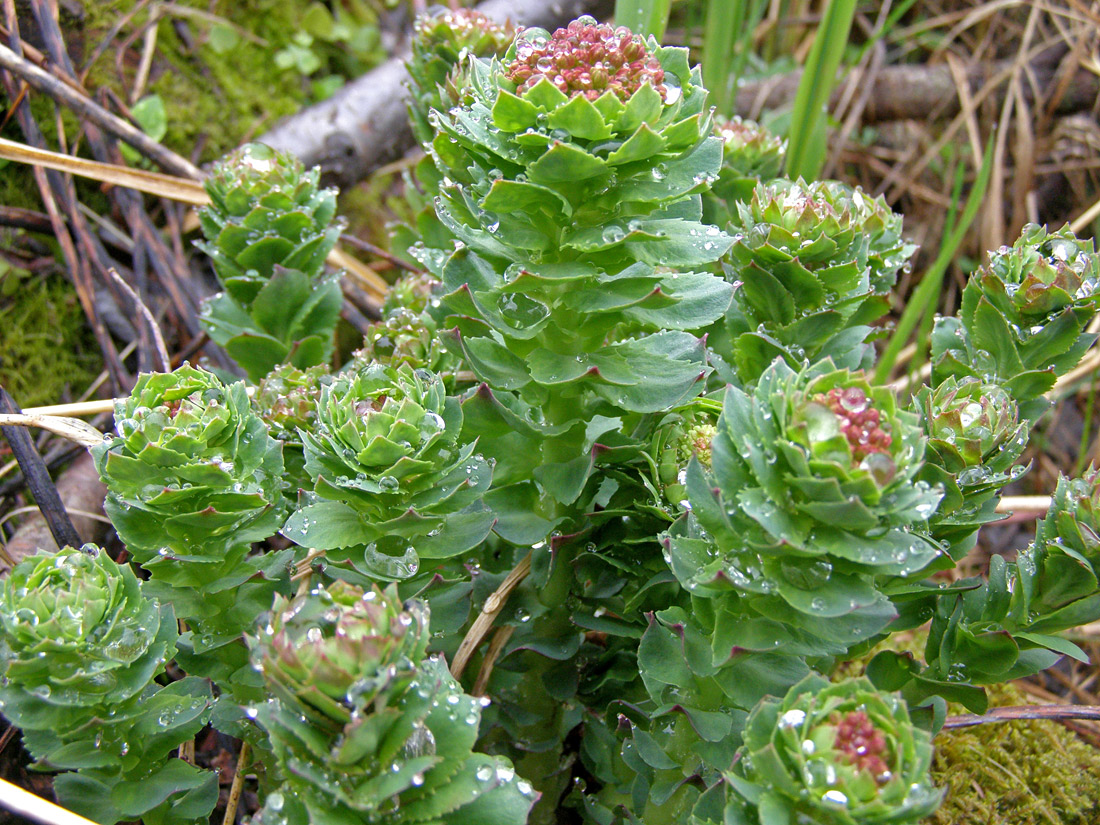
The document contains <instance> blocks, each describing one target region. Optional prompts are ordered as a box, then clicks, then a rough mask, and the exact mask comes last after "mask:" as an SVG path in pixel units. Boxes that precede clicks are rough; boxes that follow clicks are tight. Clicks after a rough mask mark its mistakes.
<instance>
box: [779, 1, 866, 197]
mask: <svg viewBox="0 0 1100 825" xmlns="http://www.w3.org/2000/svg"><path fill="white" fill-rule="evenodd" d="M855 12H856V0H829V2H828V5H827V6H826V7H825V14H824V16H823V17H822V19H821V25H820V26H819V27H818V29H817V34H816V35H815V36H814V44H813V46H812V47H811V49H810V56H809V57H808V58H807V60H806V66H805V69H804V71H803V72H802V80H801V81H800V82H799V84H798V93H797V95H796V96H795V100H794V110H793V111H792V112H791V129H790V132H789V133H788V135H787V137H788V141H789V144H788V145H789V147H790V148H789V149H788V151H787V175H788V177H791V178H798V177H802V178H805V179H806V180H814V179H815V178H816V177H817V175H818V173H820V171H821V167H822V166H823V165H824V163H825V105H826V104H827V103H828V102H829V94H830V93H831V92H832V90H833V84H834V83H835V81H836V70H837V68H838V67H839V66H840V59H841V57H843V55H844V49H845V47H846V46H847V44H848V33H849V31H851V28H852V19H853V17H854V16H855Z"/></svg>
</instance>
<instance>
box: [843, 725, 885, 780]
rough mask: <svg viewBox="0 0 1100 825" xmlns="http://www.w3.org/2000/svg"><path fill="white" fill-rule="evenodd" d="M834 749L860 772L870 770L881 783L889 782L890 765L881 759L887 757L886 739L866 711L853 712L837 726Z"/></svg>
mask: <svg viewBox="0 0 1100 825" xmlns="http://www.w3.org/2000/svg"><path fill="white" fill-rule="evenodd" d="M833 748H834V749H836V750H837V751H839V752H840V753H842V754H843V755H844V756H845V757H846V758H847V759H848V764H850V765H851V766H852V767H854V768H855V769H856V770H858V771H867V772H868V773H870V774H871V776H873V777H874V778H875V781H877V782H878V783H880V784H882V783H884V782H886V781H888V780H889V779H890V766H889V765H888V764H886V760H885V759H883V758H882V757H883V754H887V749H886V737H885V736H883V735H882V731H880V730H878V729H877V728H876V727H875V726H874V725H873V724H872V723H871V719H870V717H868V716H867V713H866V712H865V711H862V710H853V711H851V712H850V713H847V714H845V715H844V717H843V718H842V719H840V721H839V722H837V723H836V739H835V740H834V742H833ZM887 755H888V754H887Z"/></svg>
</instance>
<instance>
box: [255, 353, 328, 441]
mask: <svg viewBox="0 0 1100 825" xmlns="http://www.w3.org/2000/svg"><path fill="white" fill-rule="evenodd" d="M327 376H328V371H327V370H326V369H325V368H324V367H322V366H316V367H310V368H309V369H305V370H302V369H298V368H297V367H292V366H290V365H289V364H283V365H282V366H279V367H276V368H275V369H274V370H272V371H271V372H270V373H268V374H267V375H266V376H265V377H264V380H263V381H261V382H260V385H259V387H257V388H256V396H255V398H254V401H255V404H256V407H257V409H258V410H259V411H260V417H261V418H262V419H263V420H264V422H265V423H266V424H267V425H268V427H269V428H270V432H271V434H272V435H273V436H275V437H277V438H278V439H279V440H280V441H284V442H285V441H286V440H287V438H291V439H294V438H296V437H297V430H298V429H299V428H301V429H309V428H311V427H312V426H313V422H314V421H315V420H316V418H317V399H318V398H319V397H320V395H321V385H322V383H323V381H324V379H325V378H326V377H327Z"/></svg>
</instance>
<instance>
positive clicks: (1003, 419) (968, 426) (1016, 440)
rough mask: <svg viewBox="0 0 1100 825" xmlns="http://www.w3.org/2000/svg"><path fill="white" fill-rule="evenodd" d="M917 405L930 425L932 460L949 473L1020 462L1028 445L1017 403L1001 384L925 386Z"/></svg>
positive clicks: (965, 381) (964, 382) (971, 381)
mask: <svg viewBox="0 0 1100 825" xmlns="http://www.w3.org/2000/svg"><path fill="white" fill-rule="evenodd" d="M917 399H918V400H917V404H918V405H919V408H920V412H921V414H922V416H923V417H924V420H925V422H926V427H927V432H928V436H929V442H928V446H929V448H930V450H929V454H928V455H929V458H930V459H931V460H934V461H936V463H937V464H939V465H940V466H942V467H943V468H944V469H945V470H947V471H948V472H952V473H961V472H962V471H964V470H966V469H968V468H974V467H982V466H996V467H997V468H1000V469H1003V466H1002V465H1004V466H1007V465H1006V460H1007V462H1008V463H1011V462H1013V461H1015V460H1016V459H1017V458H1019V456H1020V454H1021V453H1022V452H1023V448H1024V446H1025V445H1026V444H1027V424H1026V423H1023V424H1021V423H1020V420H1019V414H1018V412H1017V408H1016V402H1015V401H1013V400H1012V396H1011V395H1009V394H1008V393H1007V392H1005V391H1004V390H1003V389H1002V388H1001V387H999V386H997V385H995V384H983V383H982V382H981V381H978V380H977V379H974V378H967V379H963V380H962V381H956V380H955V379H953V378H950V379H948V380H947V381H944V382H943V383H942V384H940V385H939V386H938V387H936V388H935V390H932V389H931V388H930V387H926V388H923V389H922V390H921V392H920V393H919V394H918V396H917Z"/></svg>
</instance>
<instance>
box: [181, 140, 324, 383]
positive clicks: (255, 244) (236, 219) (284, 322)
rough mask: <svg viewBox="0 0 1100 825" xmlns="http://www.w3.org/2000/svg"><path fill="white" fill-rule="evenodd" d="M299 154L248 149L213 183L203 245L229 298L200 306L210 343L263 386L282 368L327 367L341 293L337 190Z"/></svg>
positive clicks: (227, 162) (222, 167)
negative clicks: (332, 267)
mask: <svg viewBox="0 0 1100 825" xmlns="http://www.w3.org/2000/svg"><path fill="white" fill-rule="evenodd" d="M320 174H321V173H320V169H318V168H315V169H312V170H311V171H309V172H305V171H303V169H302V165H301V163H299V162H298V160H297V159H295V158H294V157H293V156H291V155H289V154H286V153H282V152H278V151H276V150H274V149H271V148H269V147H267V146H264V145H262V144H255V143H254V144H249V145H247V146H244V147H243V148H241V149H239V150H237V152H235V153H234V154H232V155H230V156H229V157H228V158H226V159H224V160H223V161H222V162H221V163H219V164H218V165H217V166H216V167H215V168H214V171H213V173H212V174H211V175H210V177H209V178H207V180H206V191H207V193H208V194H209V195H210V200H211V204H210V206H208V207H205V208H204V209H203V210H201V212H200V220H201V223H202V230H203V234H204V235H205V237H206V242H205V243H200V244H199V247H200V248H201V249H202V250H203V251H204V252H206V254H207V255H209V256H210V258H211V260H212V261H213V263H214V271H215V272H216V273H217V275H218V279H219V281H221V284H222V286H223V287H224V289H225V291H224V292H222V293H219V294H218V295H216V296H214V297H213V298H211V299H209V300H208V301H207V302H206V303H205V304H204V306H203V312H202V322H203V327H204V328H205V329H206V331H207V332H208V333H209V335H210V337H211V338H213V339H214V341H216V342H217V343H219V344H221V345H222V346H223V347H225V348H226V351H227V352H228V353H229V354H230V355H231V356H232V357H233V358H234V359H235V360H236V361H237V363H239V364H240V365H241V366H242V367H243V368H244V370H245V372H247V373H248V375H249V377H250V378H251V379H252V380H253V381H259V380H260V379H261V378H262V377H263V376H264V375H266V374H267V373H268V372H270V371H271V370H272V368H274V367H275V366H276V365H277V364H281V363H283V362H288V363H291V364H293V365H294V366H296V367H302V368H305V367H311V366H314V365H316V364H323V363H325V361H327V360H328V357H329V356H330V355H331V353H332V346H333V331H334V329H335V327H336V321H337V319H338V318H339V314H340V307H341V306H342V303H343V296H342V293H341V291H340V284H339V276H338V275H326V274H325V271H324V267H325V258H326V257H327V255H328V253H329V252H330V251H331V250H332V248H333V246H335V244H336V241H337V239H338V238H339V236H340V231H341V228H342V226H341V224H340V223H339V222H334V215H335V213H336V190H334V189H321V188H320V186H319V183H318V181H319V178H320Z"/></svg>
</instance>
